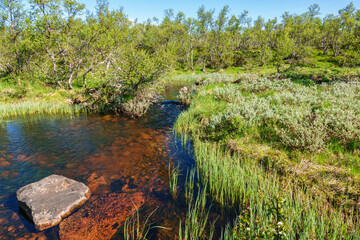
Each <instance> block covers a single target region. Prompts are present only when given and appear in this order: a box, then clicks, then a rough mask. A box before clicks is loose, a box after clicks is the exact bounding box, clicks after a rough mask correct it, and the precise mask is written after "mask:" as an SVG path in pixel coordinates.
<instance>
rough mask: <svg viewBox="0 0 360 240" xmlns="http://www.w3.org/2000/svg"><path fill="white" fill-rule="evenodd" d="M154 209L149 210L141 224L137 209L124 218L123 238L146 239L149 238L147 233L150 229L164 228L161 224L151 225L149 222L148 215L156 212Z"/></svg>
mask: <svg viewBox="0 0 360 240" xmlns="http://www.w3.org/2000/svg"><path fill="white" fill-rule="evenodd" d="M156 210H157V209H155V210H154V211H153V212H151V213H150V214H149V215H148V216H147V218H146V219H145V222H144V223H143V224H141V221H140V217H139V209H138V208H136V210H135V211H134V212H133V213H132V214H131V215H130V216H129V217H128V218H127V219H126V220H125V223H124V229H123V231H124V240H146V239H148V238H149V233H150V230H151V229H154V228H161V229H166V228H165V227H162V226H152V224H151V223H150V217H151V216H152V215H153V214H154V213H155V212H156Z"/></svg>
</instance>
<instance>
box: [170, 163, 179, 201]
mask: <svg viewBox="0 0 360 240" xmlns="http://www.w3.org/2000/svg"><path fill="white" fill-rule="evenodd" d="M179 175H180V168H179V165H178V166H172V165H171V163H169V187H170V194H171V196H172V198H173V199H174V200H176V199H177V196H178V179H179Z"/></svg>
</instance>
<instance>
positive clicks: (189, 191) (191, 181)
mask: <svg viewBox="0 0 360 240" xmlns="http://www.w3.org/2000/svg"><path fill="white" fill-rule="evenodd" d="M195 171H196V170H195V168H193V169H191V170H190V172H189V171H188V172H187V173H186V180H185V199H186V202H187V203H189V202H190V200H191V199H192V198H193V196H194V186H195Z"/></svg>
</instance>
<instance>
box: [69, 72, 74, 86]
mask: <svg viewBox="0 0 360 240" xmlns="http://www.w3.org/2000/svg"><path fill="white" fill-rule="evenodd" d="M72 81H73V73H70V76H69V82H68V87H69V90H72V89H73V86H72Z"/></svg>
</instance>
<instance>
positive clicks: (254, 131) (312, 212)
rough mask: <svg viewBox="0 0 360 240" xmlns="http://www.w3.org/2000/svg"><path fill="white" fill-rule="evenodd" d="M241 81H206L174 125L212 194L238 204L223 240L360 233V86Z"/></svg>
mask: <svg viewBox="0 0 360 240" xmlns="http://www.w3.org/2000/svg"><path fill="white" fill-rule="evenodd" d="M185 77H186V76H185ZM208 77H209V78H212V77H214V78H216V76H212V75H210V74H209V75H208ZM234 78H235V77H234ZM236 78H237V81H235V82H234V81H225V83H221V81H219V83H216V84H212V83H210V84H204V85H203V86H200V87H199V88H198V89H197V91H196V94H195V95H193V96H192V98H191V104H190V108H189V109H188V111H186V112H184V113H182V114H181V115H180V117H179V118H178V120H177V122H176V124H175V130H176V131H177V132H178V133H179V134H180V135H181V136H183V139H184V141H188V140H189V139H191V140H192V141H193V143H194V151H195V156H196V163H197V165H196V167H197V171H198V172H199V173H200V178H201V179H202V181H203V182H204V183H206V184H205V185H206V188H207V191H208V192H209V194H210V196H211V197H212V199H214V200H215V201H216V202H218V203H219V204H220V205H222V206H223V207H224V208H226V207H228V206H235V207H236V208H239V209H240V211H239V217H238V218H237V219H236V221H235V222H234V225H233V227H231V225H228V226H227V227H226V229H225V230H224V233H223V239H329V238H334V239H338V238H344V239H352V238H354V239H356V238H358V237H359V232H358V231H357V230H355V229H358V226H357V225H358V219H357V212H356V211H357V210H356V205H357V202H358V199H359V196H360V195H359V194H360V192H359V189H358V187H357V186H358V184H359V182H358V180H357V179H358V172H357V170H356V169H357V166H358V163H359V160H360V159H359V158H358V153H359V149H356V147H357V146H358V143H359V140H360V139H359V136H360V133H359V132H358V129H359V126H358V125H357V124H358V123H359V119H360V115H359V111H358V109H360V108H359V106H358V104H359V95H358V92H359V89H358V87H359V86H358V85H356V84H352V83H344V82H337V83H332V84H325V83H323V84H321V85H317V84H314V83H313V82H310V84H308V85H303V84H299V83H295V82H293V81H291V80H289V79H283V78H276V77H269V78H266V77H259V76H257V75H238V76H236ZM211 82H217V81H216V80H211ZM219 106H220V107H219ZM346 159H349V160H346ZM350 159H351V160H350ZM188 192H190V191H188ZM188 195H191V194H189V193H188V194H187V196H188Z"/></svg>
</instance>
